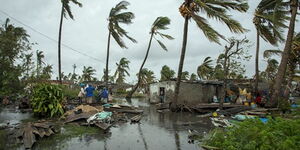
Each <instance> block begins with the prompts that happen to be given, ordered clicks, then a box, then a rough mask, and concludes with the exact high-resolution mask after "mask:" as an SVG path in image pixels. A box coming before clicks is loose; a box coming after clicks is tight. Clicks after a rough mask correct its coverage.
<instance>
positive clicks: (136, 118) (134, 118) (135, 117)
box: [130, 115, 142, 123]
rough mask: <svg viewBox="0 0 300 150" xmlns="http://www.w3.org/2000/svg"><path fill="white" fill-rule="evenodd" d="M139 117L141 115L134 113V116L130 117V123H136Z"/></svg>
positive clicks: (140, 117)
mask: <svg viewBox="0 0 300 150" xmlns="http://www.w3.org/2000/svg"><path fill="white" fill-rule="evenodd" d="M141 119H142V115H136V116H134V117H132V118H131V119H130V120H131V123H136V122H140V120H141Z"/></svg>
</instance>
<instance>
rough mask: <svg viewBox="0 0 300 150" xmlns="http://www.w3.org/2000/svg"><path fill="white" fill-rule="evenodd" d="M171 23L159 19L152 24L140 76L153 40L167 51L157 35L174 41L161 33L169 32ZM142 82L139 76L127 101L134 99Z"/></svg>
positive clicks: (163, 18)
mask: <svg viewBox="0 0 300 150" xmlns="http://www.w3.org/2000/svg"><path fill="white" fill-rule="evenodd" d="M170 22H171V21H170V19H169V18H168V17H157V18H156V20H155V21H154V23H153V24H152V27H151V31H150V40H149V44H148V49H147V51H146V55H145V58H144V61H143V63H142V65H141V67H140V70H139V73H138V74H139V75H141V71H142V70H143V67H144V65H145V63H146V60H147V58H148V55H149V51H150V47H151V43H152V39H153V38H154V39H155V40H156V41H157V42H158V44H159V45H160V46H161V47H162V48H163V49H164V50H166V51H167V47H166V46H165V45H164V44H163V43H162V42H161V41H160V40H158V39H157V38H156V37H155V35H159V36H161V37H162V38H167V39H169V40H173V39H174V38H173V37H172V36H170V35H167V34H163V33H161V32H160V31H161V30H167V29H168V27H167V26H168V25H169V24H170ZM140 82H141V76H138V82H137V84H136V85H135V86H134V88H133V89H132V90H131V91H130V92H129V93H128V95H127V96H126V98H127V99H130V98H131V97H132V95H133V93H134V92H135V91H136V90H137V88H138V86H139V85H140Z"/></svg>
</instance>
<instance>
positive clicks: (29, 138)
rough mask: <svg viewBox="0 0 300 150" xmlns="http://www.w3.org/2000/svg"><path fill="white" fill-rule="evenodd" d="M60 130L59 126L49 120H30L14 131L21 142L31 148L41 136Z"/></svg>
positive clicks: (47, 135)
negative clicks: (33, 121)
mask: <svg viewBox="0 0 300 150" xmlns="http://www.w3.org/2000/svg"><path fill="white" fill-rule="evenodd" d="M57 132H59V128H57V127H56V126H55V124H54V123H52V122H48V121H38V122H35V123H32V122H28V123H26V124H24V125H22V126H20V127H19V129H18V130H17V131H16V132H14V133H13V137H14V138H16V140H17V141H18V142H19V143H23V144H24V147H25V149H30V148H31V147H32V146H33V144H34V143H35V142H36V141H37V139H39V138H43V137H49V136H51V135H53V134H55V133H57Z"/></svg>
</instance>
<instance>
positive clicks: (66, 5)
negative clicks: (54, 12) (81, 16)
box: [58, 0, 82, 84]
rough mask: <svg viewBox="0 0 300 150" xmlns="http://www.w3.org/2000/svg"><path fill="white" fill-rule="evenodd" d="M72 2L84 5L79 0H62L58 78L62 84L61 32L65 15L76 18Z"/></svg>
mask: <svg viewBox="0 0 300 150" xmlns="http://www.w3.org/2000/svg"><path fill="white" fill-rule="evenodd" d="M70 2H72V3H74V4H75V5H78V6H79V7H82V4H81V3H79V2H78V1H77V0H61V4H62V7H61V14H60V23H59V32H58V79H59V82H60V84H62V80H61V78H62V77H61V32H62V24H63V19H64V17H65V18H66V17H67V15H68V16H69V17H70V18H71V19H73V20H74V16H73V14H72V11H71V7H70Z"/></svg>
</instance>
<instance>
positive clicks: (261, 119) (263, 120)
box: [259, 118, 269, 123]
mask: <svg viewBox="0 0 300 150" xmlns="http://www.w3.org/2000/svg"><path fill="white" fill-rule="evenodd" d="M259 120H260V121H261V122H263V123H267V122H268V121H269V119H268V118H259Z"/></svg>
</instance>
